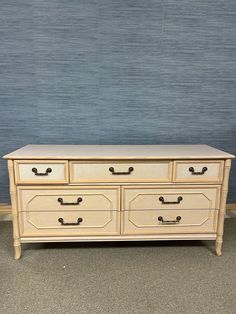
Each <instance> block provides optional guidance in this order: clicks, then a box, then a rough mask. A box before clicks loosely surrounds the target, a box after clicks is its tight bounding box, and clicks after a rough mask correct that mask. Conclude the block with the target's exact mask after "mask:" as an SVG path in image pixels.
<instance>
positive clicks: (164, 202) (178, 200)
mask: <svg viewBox="0 0 236 314" xmlns="http://www.w3.org/2000/svg"><path fill="white" fill-rule="evenodd" d="M182 200H183V197H182V196H179V197H178V198H177V201H173V202H168V201H165V199H164V197H163V196H160V197H159V201H160V202H162V204H180V202H181V201H182Z"/></svg>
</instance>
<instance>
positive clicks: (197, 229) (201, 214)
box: [122, 209, 218, 234]
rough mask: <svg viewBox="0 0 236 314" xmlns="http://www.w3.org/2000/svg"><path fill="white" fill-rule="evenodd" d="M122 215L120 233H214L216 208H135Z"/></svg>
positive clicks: (216, 216) (216, 217)
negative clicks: (140, 209) (135, 209)
mask: <svg viewBox="0 0 236 314" xmlns="http://www.w3.org/2000/svg"><path fill="white" fill-rule="evenodd" d="M122 216H123V217H122V219H123V228H122V234H164V233H165V234H173V233H178V234H181V233H216V227H217V219H218V210H206V209H199V210H188V211H187V210H148V211H147V210H142V211H139V210H137V211H123V212H122Z"/></svg>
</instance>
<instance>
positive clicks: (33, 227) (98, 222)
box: [20, 210, 120, 237]
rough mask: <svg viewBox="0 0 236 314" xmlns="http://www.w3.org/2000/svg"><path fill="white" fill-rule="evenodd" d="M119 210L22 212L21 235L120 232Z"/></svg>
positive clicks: (110, 233)
mask: <svg viewBox="0 0 236 314" xmlns="http://www.w3.org/2000/svg"><path fill="white" fill-rule="evenodd" d="M119 215H120V212H118V211H83V210H82V211H61V212H21V213H20V235H21V236H22V237H24V236H38V235H41V236H71V235H78V236H79V235H81V236H82V235H115V234H119V233H120V227H119V226H120V222H119V220H120V216H119Z"/></svg>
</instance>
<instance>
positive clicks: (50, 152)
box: [3, 145, 234, 160]
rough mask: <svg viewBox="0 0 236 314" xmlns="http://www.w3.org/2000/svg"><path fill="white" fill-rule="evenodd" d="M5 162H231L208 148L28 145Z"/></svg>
mask: <svg viewBox="0 0 236 314" xmlns="http://www.w3.org/2000/svg"><path fill="white" fill-rule="evenodd" d="M3 158H5V159H86V160H89V159H228V158H234V156H233V155H231V154H228V153H226V152H223V151H221V150H218V149H216V148H213V147H210V146H208V145H27V146H24V147H22V148H20V149H18V150H16V151H14V152H12V153H10V154H7V155H5V156H4V157H3Z"/></svg>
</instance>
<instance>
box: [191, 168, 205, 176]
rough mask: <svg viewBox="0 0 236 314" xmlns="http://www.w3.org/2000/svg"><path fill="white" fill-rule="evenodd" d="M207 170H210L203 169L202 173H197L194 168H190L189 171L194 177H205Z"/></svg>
mask: <svg viewBox="0 0 236 314" xmlns="http://www.w3.org/2000/svg"><path fill="white" fill-rule="evenodd" d="M207 170H208V169H207V167H203V168H202V171H195V170H194V168H193V167H190V168H189V169H188V171H189V172H191V173H192V175H195V176H201V175H203V174H204V173H205V172H206V171H207Z"/></svg>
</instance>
